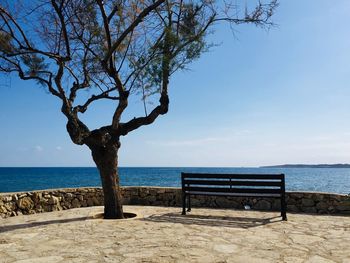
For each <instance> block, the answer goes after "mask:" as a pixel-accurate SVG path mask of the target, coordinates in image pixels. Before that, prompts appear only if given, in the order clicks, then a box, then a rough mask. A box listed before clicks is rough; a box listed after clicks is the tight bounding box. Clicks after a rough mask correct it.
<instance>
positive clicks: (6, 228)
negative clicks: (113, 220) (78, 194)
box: [0, 216, 93, 233]
mask: <svg viewBox="0 0 350 263" xmlns="http://www.w3.org/2000/svg"><path fill="white" fill-rule="evenodd" d="M88 219H93V217H92V216H84V217H78V218H69V219H57V220H47V221H39V222H27V223H25V224H14V225H5V226H0V233H5V232H10V231H14V230H18V229H24V228H32V227H38V226H46V225H52V224H65V223H71V222H76V221H85V220H88Z"/></svg>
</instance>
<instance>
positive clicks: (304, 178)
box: [0, 167, 350, 194]
mask: <svg viewBox="0 0 350 263" xmlns="http://www.w3.org/2000/svg"><path fill="white" fill-rule="evenodd" d="M181 172H196V173H243V174H244V173H247V174H249V173H254V174H255V173H262V174H266V173H267V174H270V173H272V174H274V173H277V174H279V173H284V174H285V176H286V189H287V191H315V192H328V193H339V194H350V168H212V167H211V168H205V167H121V168H119V175H120V181H121V185H122V186H163V187H180V181H181V180H180V178H181ZM89 186H101V182H100V177H99V173H98V170H97V169H96V168H94V167H35V168H33V167H31V168H29V167H28V168H25V167H21V168H17V167H16V168H15V167H13V168H11V167H6V168H5V167H0V192H2V193H7V192H22V191H33V190H44V189H56V188H74V187H89Z"/></svg>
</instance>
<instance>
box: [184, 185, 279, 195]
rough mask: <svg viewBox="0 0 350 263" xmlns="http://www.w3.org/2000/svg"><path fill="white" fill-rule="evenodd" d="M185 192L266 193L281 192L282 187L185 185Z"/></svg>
mask: <svg viewBox="0 0 350 263" xmlns="http://www.w3.org/2000/svg"><path fill="white" fill-rule="evenodd" d="M184 190H185V192H190V191H194V192H209V193H210V192H220V193H259V194H261V193H265V194H278V193H281V189H273V188H228V187H195V186H190V187H187V186H185V187H184Z"/></svg>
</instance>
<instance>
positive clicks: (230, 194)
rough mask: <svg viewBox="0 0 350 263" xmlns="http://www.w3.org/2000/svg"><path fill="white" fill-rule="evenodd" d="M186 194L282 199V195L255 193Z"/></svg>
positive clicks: (192, 192)
mask: <svg viewBox="0 0 350 263" xmlns="http://www.w3.org/2000/svg"><path fill="white" fill-rule="evenodd" d="M186 194H191V195H208V196H234V197H271V198H281V194H254V193H219V192H211V193H205V192H195V191H189V192H186Z"/></svg>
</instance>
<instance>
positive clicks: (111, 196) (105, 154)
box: [90, 145, 124, 219]
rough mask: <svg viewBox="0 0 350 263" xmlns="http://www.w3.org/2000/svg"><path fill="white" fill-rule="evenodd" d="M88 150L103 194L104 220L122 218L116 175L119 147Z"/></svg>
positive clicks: (100, 147) (108, 146)
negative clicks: (98, 174) (99, 179)
mask: <svg viewBox="0 0 350 263" xmlns="http://www.w3.org/2000/svg"><path fill="white" fill-rule="evenodd" d="M90 149H91V152H92V157H93V159H94V161H95V163H96V166H97V168H98V170H99V172H100V177H101V182H102V188H103V194H104V218H105V219H121V218H124V216H123V207H122V198H121V193H120V187H119V175H118V149H119V146H118V145H106V146H97V147H90Z"/></svg>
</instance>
